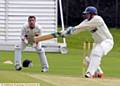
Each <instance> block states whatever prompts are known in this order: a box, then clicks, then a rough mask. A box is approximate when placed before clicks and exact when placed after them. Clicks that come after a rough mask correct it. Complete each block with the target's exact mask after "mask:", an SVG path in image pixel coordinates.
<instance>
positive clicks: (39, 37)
mask: <svg viewBox="0 0 120 86" xmlns="http://www.w3.org/2000/svg"><path fill="white" fill-rule="evenodd" d="M52 38H55V37H54V36H53V35H51V34H48V35H43V36H42V35H39V36H37V37H35V38H34V41H35V42H36V43H37V42H39V41H45V40H49V39H52Z"/></svg>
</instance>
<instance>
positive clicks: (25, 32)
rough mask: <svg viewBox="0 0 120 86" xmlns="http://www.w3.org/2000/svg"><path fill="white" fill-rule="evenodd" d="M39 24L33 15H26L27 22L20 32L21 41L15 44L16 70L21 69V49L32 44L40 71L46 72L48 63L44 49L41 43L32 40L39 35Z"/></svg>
mask: <svg viewBox="0 0 120 86" xmlns="http://www.w3.org/2000/svg"><path fill="white" fill-rule="evenodd" d="M41 29H42V28H41V26H40V25H38V24H37V23H36V17H35V16H29V17H28V23H25V24H24V26H23V28H22V32H21V43H20V44H16V46H15V59H14V60H15V68H16V70H21V69H22V62H21V58H22V56H21V55H22V51H23V50H24V49H25V48H26V46H28V45H29V46H32V47H34V48H35V49H36V51H37V53H38V55H39V59H40V61H41V65H42V72H47V71H48V68H49V65H48V61H47V57H46V55H45V50H44V49H43V48H42V47H41V43H40V42H37V43H35V42H34V37H35V36H39V35H41Z"/></svg>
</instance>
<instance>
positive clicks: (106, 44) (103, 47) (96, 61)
mask: <svg viewBox="0 0 120 86" xmlns="http://www.w3.org/2000/svg"><path fill="white" fill-rule="evenodd" d="M113 45H114V42H113V40H112V39H106V40H104V41H102V42H101V43H96V44H95V46H94V47H93V49H92V51H91V54H90V63H89V65H88V69H87V72H89V73H90V74H91V75H92V76H93V75H94V73H95V71H96V70H97V68H98V67H99V66H100V64H101V59H102V57H103V56H104V55H107V53H108V52H109V51H111V49H112V48H113Z"/></svg>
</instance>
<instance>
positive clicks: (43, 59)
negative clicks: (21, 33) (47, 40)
mask: <svg viewBox="0 0 120 86" xmlns="http://www.w3.org/2000/svg"><path fill="white" fill-rule="evenodd" d="M26 46H27V45H26V44H25V43H24V42H21V44H18V45H16V46H15V57H14V63H15V65H16V64H17V65H20V66H21V67H22V63H21V58H22V56H21V55H22V51H23V50H24V49H25V48H26ZM33 47H34V48H35V49H36V51H37V53H38V55H39V59H40V63H41V65H42V68H49V65H48V61H47V57H46V55H45V50H44V49H43V48H41V44H40V43H39V44H38V45H36V46H33Z"/></svg>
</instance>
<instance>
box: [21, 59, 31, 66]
mask: <svg viewBox="0 0 120 86" xmlns="http://www.w3.org/2000/svg"><path fill="white" fill-rule="evenodd" d="M31 64H32V61H31V60H29V59H25V60H24V61H23V63H22V65H23V67H29V66H31Z"/></svg>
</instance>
